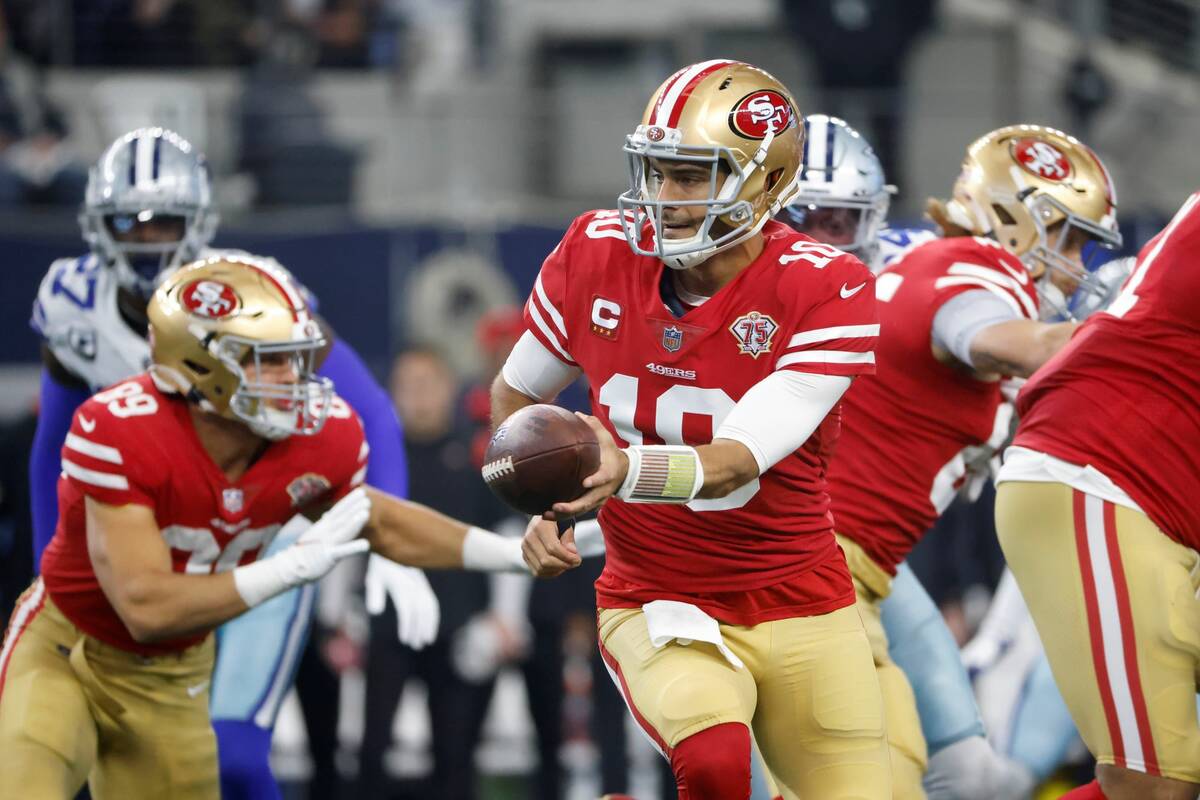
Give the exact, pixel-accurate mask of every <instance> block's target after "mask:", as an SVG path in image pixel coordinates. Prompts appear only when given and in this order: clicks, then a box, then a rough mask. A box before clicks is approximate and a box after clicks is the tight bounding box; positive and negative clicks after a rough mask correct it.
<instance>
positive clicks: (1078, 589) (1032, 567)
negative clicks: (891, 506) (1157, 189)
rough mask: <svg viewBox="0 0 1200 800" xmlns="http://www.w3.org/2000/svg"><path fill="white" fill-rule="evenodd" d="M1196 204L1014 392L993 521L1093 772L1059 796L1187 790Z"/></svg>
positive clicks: (1199, 228)
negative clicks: (1013, 427) (1013, 430)
mask: <svg viewBox="0 0 1200 800" xmlns="http://www.w3.org/2000/svg"><path fill="white" fill-rule="evenodd" d="M1197 248H1200V193H1198V194H1194V195H1192V196H1191V197H1190V198H1188V200H1187V202H1185V203H1184V205H1183V207H1182V208H1181V209H1180V210H1179V212H1178V213H1177V214H1176V215H1175V217H1174V219H1172V220H1171V222H1170V223H1169V224H1168V225H1167V227H1166V228H1165V229H1164V230H1163V231H1162V232H1161V233H1159V234H1158V235H1157V236H1156V237H1154V239H1152V240H1151V241H1150V242H1149V243H1148V244H1147V245H1146V246H1145V247H1143V248H1142V250H1141V252H1140V253H1139V255H1138V258H1137V264H1136V267H1135V269H1134V271H1133V274H1132V275H1131V276H1130V278H1129V280H1128V281H1127V282H1126V283H1125V285H1124V287H1123V289H1122V291H1121V294H1120V296H1119V297H1118V298H1117V299H1116V301H1114V302H1113V304H1112V305H1111V306H1109V307H1108V309H1106V310H1105V311H1103V312H1101V313H1098V314H1096V315H1094V316H1093V317H1091V318H1090V319H1088V321H1087V322H1086V323H1084V325H1083V326H1082V327H1081V328H1080V330H1079V332H1078V334H1077V335H1076V336H1075V337H1074V338H1073V339H1072V340H1071V343H1070V344H1069V345H1068V346H1067V347H1066V348H1065V349H1064V350H1063V351H1062V352H1061V353H1059V354H1058V355H1057V356H1056V357H1055V358H1054V359H1053V360H1052V361H1051V362H1050V363H1048V364H1047V365H1046V366H1045V367H1044V368H1043V369H1042V370H1041V371H1040V372H1039V373H1038V374H1037V375H1035V376H1034V378H1033V379H1032V380H1030V381H1029V383H1028V384H1026V386H1025V387H1024V388H1023V389H1022V391H1021V393H1020V395H1019V396H1018V398H1017V408H1018V411H1019V412H1020V415H1021V424H1020V426H1019V427H1018V429H1017V435H1016V438H1015V440H1014V442H1013V445H1012V446H1011V447H1010V448H1009V449H1008V450H1007V451H1006V453H1005V462H1004V466H1003V467H1002V468H1001V471H1000V474H999V476H998V478H997V483H998V484H999V486H998V489H997V499H996V528H997V531H998V533H999V535H1000V544H1001V546H1002V547H1003V548H1004V555H1005V557H1006V558H1007V560H1008V563H1009V567H1010V568H1011V569H1012V573H1013V575H1014V576H1015V577H1016V579H1017V583H1018V584H1019V585H1020V588H1021V593H1022V594H1023V595H1024V597H1025V600H1026V602H1027V603H1028V606H1029V610H1030V612H1031V613H1032V615H1033V618H1034V621H1035V622H1036V623H1037V627H1038V632H1039V634H1040V635H1041V638H1042V643H1043V644H1044V645H1045V648H1046V654H1047V656H1048V657H1049V660H1050V667H1051V669H1052V671H1053V673H1054V679H1055V682H1056V683H1057V684H1058V687H1059V689H1060V690H1061V691H1062V695H1063V698H1064V699H1065V700H1066V703H1067V707H1068V708H1069V709H1070V712H1071V716H1072V717H1073V718H1074V720H1075V723H1076V725H1077V726H1078V728H1079V732H1080V734H1081V735H1082V736H1083V740H1084V742H1085V743H1086V744H1087V746H1088V749H1089V750H1090V751H1091V752H1092V755H1094V756H1095V757H1096V761H1097V762H1098V765H1097V768H1096V776H1097V780H1096V781H1094V782H1092V783H1091V784H1088V785H1087V786H1084V787H1081V788H1080V789H1076V790H1074V791H1072V792H1070V793H1068V794H1067V795H1066V796H1067V797H1070V798H1072V800H1085V799H1095V798H1104V797H1107V798H1110V800H1129V799H1130V798H1139V799H1140V798H1146V797H1153V798H1156V800H1193V798H1195V797H1196V796H1197V793H1198V792H1200V723H1198V722H1197V709H1196V703H1195V695H1196V693H1197V688H1198V683H1200V680H1198V676H1200V599H1198V598H1200V554H1198V553H1197V550H1200V536H1198V534H1197V532H1198V531H1200V517H1197V514H1196V502H1195V489H1196V455H1195V454H1196V452H1197V451H1198V450H1200V405H1197V400H1196V398H1197V397H1200V357H1198V356H1197V348H1196V343H1197V337H1198V335H1200V327H1198V325H1197V321H1198V320H1200V281H1198V279H1197V276H1198V273H1197V271H1196V268H1195V254H1196V252H1197Z"/></svg>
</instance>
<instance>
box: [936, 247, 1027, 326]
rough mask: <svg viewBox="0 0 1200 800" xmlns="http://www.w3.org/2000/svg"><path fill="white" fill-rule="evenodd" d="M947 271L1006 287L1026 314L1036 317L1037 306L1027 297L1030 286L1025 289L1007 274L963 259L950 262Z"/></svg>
mask: <svg viewBox="0 0 1200 800" xmlns="http://www.w3.org/2000/svg"><path fill="white" fill-rule="evenodd" d="M947 272H949V273H950V274H951V275H967V276H969V277H972V278H979V279H980V280H985V281H991V282H992V283H994V284H996V285H997V286H1000V287H1002V288H1005V289H1008V290H1009V291H1010V292H1012V293H1013V294H1014V295H1016V296H1017V300H1019V301H1020V303H1021V305H1022V306H1024V307H1025V309H1026V311H1027V312H1028V313H1027V314H1026V316H1029V317H1034V318H1036V317H1037V306H1035V305H1034V303H1033V300H1032V299H1030V297H1029V292H1030V290H1031V289H1032V287H1030V288H1028V289H1027V288H1025V287H1024V286H1022V285H1021V284H1020V283H1019V282H1018V281H1016V280H1014V279H1013V278H1010V277H1009V276H1008V275H1001V274H1000V273H999V272H997V271H996V270H994V269H989V268H988V267H981V266H979V265H978V264H970V263H967V262H965V261H956V262H955V263H953V264H951V265H950V269H949V270H947Z"/></svg>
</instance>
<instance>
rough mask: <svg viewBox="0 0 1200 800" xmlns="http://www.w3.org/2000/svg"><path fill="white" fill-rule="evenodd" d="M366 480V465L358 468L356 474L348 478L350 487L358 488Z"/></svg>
mask: <svg viewBox="0 0 1200 800" xmlns="http://www.w3.org/2000/svg"><path fill="white" fill-rule="evenodd" d="M366 479H367V465H366V464H363V465H362V466H361V467H359V468H358V472H356V473H354V474H353V475H352V476H350V485H351V486H358V485H359V484H361V483H362V482H363V481H365V480H366Z"/></svg>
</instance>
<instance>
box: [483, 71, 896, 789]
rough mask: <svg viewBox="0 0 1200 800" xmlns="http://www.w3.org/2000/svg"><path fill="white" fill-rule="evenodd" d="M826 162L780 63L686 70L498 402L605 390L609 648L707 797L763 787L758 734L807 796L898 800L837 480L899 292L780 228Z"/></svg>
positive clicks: (670, 85)
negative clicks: (820, 161)
mask: <svg viewBox="0 0 1200 800" xmlns="http://www.w3.org/2000/svg"><path fill="white" fill-rule="evenodd" d="M802 146H803V127H802V125H801V124H800V119H799V117H798V115H797V112H796V109H795V104H794V102H793V101H792V98H791V96H790V94H789V93H788V91H787V89H786V88H785V87H784V86H782V85H781V84H780V83H778V82H777V81H776V80H774V79H773V78H771V77H770V76H769V75H767V74H766V73H764V72H762V71H761V70H758V69H756V68H754V67H751V66H749V65H747V64H742V63H738V62H729V61H709V62H703V63H700V64H694V65H692V66H690V67H686V68H684V69H682V70H680V71H679V72H678V73H676V74H675V75H673V76H672V77H671V78H669V79H668V80H667V81H666V83H664V84H663V85H662V87H660V88H659V90H658V91H657V92H656V93H655V94H654V96H653V97H652V98H651V101H650V104H649V106H648V107H647V110H646V114H645V116H644V118H643V121H642V124H641V125H639V126H638V127H637V129H636V131H635V132H634V133H633V134H632V135H631V136H629V137H628V138H627V140H626V146H625V150H626V152H627V153H628V154H629V157H630V165H631V175H632V180H631V188H630V190H629V191H628V192H627V193H626V194H624V195H622V197H621V199H620V210H619V211H602V212H592V213H589V214H585V215H583V216H582V217H580V218H579V219H577V220H576V221H575V222H574V224H573V225H572V226H571V228H570V230H569V231H568V232H567V234H566V236H564V238H563V240H562V242H561V243H560V244H559V245H558V247H557V248H556V249H555V251H554V252H553V253H551V255H550V256H549V257H548V258H547V259H546V262H545V263H544V265H543V266H542V270H541V273H540V275H539V277H538V279H537V283H536V285H535V288H534V291H533V293H532V295H531V297H530V298H529V302H528V304H527V305H526V318H527V325H528V331H527V332H526V333H525V334H524V335H523V337H522V339H521V340H520V341H519V342H518V344H517V346H516V348H515V349H514V351H513V354H512V355H511V356H510V357H509V360H508V361H507V363H506V364H505V367H504V370H503V371H502V373H501V376H500V377H499V378H498V379H497V381H496V383H495V384H494V386H493V403H492V409H493V419H494V420H495V421H496V422H499V421H501V420H503V419H504V418H505V417H506V416H507V415H508V414H510V413H511V412H513V411H514V410H516V409H517V408H519V407H521V406H523V405H526V404H529V403H533V402H536V401H539V400H540V401H546V400H549V399H552V398H553V397H554V396H555V395H556V394H557V392H558V391H559V390H560V389H561V388H562V387H564V386H565V385H567V384H568V383H569V382H570V381H572V380H573V379H574V378H575V377H576V376H577V375H579V374H580V373H582V374H584V375H586V376H587V378H588V380H589V382H590V384H591V392H592V405H593V408H594V409H595V413H596V417H595V418H592V417H588V418H587V419H588V421H589V424H591V425H592V427H593V429H594V430H595V431H596V433H597V435H598V436H599V437H600V441H601V448H602V463H601V467H600V470H599V471H598V472H597V473H596V474H595V475H593V476H591V477H589V478H588V479H587V482H586V485H588V486H589V487H590V491H589V492H588V493H587V494H586V495H585V496H584V497H583V498H581V499H580V500H579V501H577V502H573V503H567V504H560V505H557V506H556V507H555V509H554V512H555V514H557V515H560V516H569V515H571V514H575V513H578V512H582V511H583V510H586V509H588V508H591V507H594V506H596V505H598V504H600V503H602V502H604V501H606V500H607V502H606V503H605V504H604V507H603V509H602V510H601V514H600V524H601V527H602V528H603V530H604V536H605V540H606V545H607V563H606V566H605V570H604V573H603V575H602V576H601V578H600V579H599V581H598V582H597V584H596V589H597V600H598V604H599V607H600V609H599V626H600V639H601V650H602V654H603V656H604V659H605V661H606V663H607V664H608V666H609V668H610V670H611V672H612V675H613V678H614V680H615V681H616V682H617V684H618V687H619V689H620V690H621V692H622V694H623V695H624V697H625V699H626V701H627V703H628V705H629V708H630V710H631V712H632V713H633V715H634V717H635V718H636V720H637V721H638V723H639V724H640V725H641V726H642V728H643V729H644V730H645V731H646V733H647V734H648V736H649V737H650V738H651V739H652V740H653V741H654V742H655V743H656V744H657V745H658V747H659V748H660V749H661V750H662V752H663V753H664V755H666V756H667V757H668V758H670V760H671V764H672V767H673V769H674V772H675V775H676V780H677V782H678V786H679V790H680V796H681V797H687V798H691V800H702V799H707V798H733V797H747V796H748V795H749V792H750V754H751V735H750V730H751V728H753V733H754V738H755V740H756V741H757V743H758V745H759V747H760V749H761V751H762V754H763V756H764V759H765V761H766V763H767V765H768V766H769V768H770V770H771V772H772V773H773V775H774V776H775V777H776V778H777V779H778V782H779V784H780V788H781V790H782V793H783V795H784V796H785V797H788V798H793V797H797V796H804V797H822V798H841V797H847V798H848V797H870V798H889V797H891V789H890V778H889V768H888V764H887V750H886V746H885V740H884V734H883V714H882V705H881V698H880V694H879V687H878V683H877V681H876V678H875V673H874V669H873V663H872V660H871V657H870V650H869V644H868V642H867V639H866V636H865V633H864V631H863V627H862V623H861V621H860V620H859V617H858V614H857V612H856V611H855V610H854V607H853V602H854V590H853V586H852V583H851V581H850V576H849V573H848V571H847V568H846V563H845V560H844V558H843V557H842V554H841V553H840V551H839V550H838V548H837V545H836V543H835V541H834V538H833V531H832V519H831V517H830V514H829V495H828V493H827V491H826V486H825V477H824V476H825V471H826V469H827V462H828V454H829V451H830V449H831V448H832V446H833V443H834V440H835V439H836V437H837V433H838V427H839V412H838V411H837V410H836V409H837V405H838V401H839V400H840V398H841V396H842V394H843V392H844V391H845V390H846V388H847V387H848V386H849V385H850V382H851V379H852V378H853V377H854V376H857V375H864V374H870V373H872V372H873V371H874V352H873V347H874V342H875V338H876V336H877V334H878V332H879V326H878V320H877V318H876V311H875V296H874V291H873V288H874V287H873V279H872V277H871V274H870V272H869V271H868V270H867V269H866V267H864V266H863V265H862V263H861V262H859V261H858V260H857V259H855V258H854V257H852V256H849V255H847V254H845V253H843V252H841V251H839V250H837V249H836V248H833V247H830V246H827V245H822V244H819V243H816V242H814V241H813V240H812V239H810V238H808V237H807V236H804V235H802V234H798V233H795V232H794V231H792V230H791V229H789V228H787V227H786V226H784V225H781V224H779V223H776V222H772V221H771V220H770V218H771V216H772V215H774V214H775V213H776V212H777V211H778V210H779V209H780V208H781V207H782V206H784V205H786V203H787V202H788V200H789V198H790V197H791V195H793V194H794V193H795V185H796V179H797V174H798V166H799V161H800V155H801V149H802ZM631 251H632V252H631ZM618 446H620V447H621V449H618ZM525 544H526V558H527V560H528V561H529V562H530V564H531V566H533V567H534V568H535V570H536V571H537V572H539V574H553V573H555V572H557V571H561V570H562V569H565V568H568V567H571V566H574V565H575V564H577V563H578V555H577V553H576V552H575V550H574V548H573V546H572V545H571V534H567V535H566V537H565V538H564V540H563V541H562V542H560V541H559V539H558V537H557V535H556V531H555V527H554V525H551V524H544V525H541V526H536V527H534V528H533V529H531V531H530V532H529V533H528V534H527V536H526V541H525ZM685 645H686V646H685Z"/></svg>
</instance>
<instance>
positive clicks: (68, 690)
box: [0, 257, 496, 800]
mask: <svg viewBox="0 0 1200 800" xmlns="http://www.w3.org/2000/svg"><path fill="white" fill-rule="evenodd" d="M149 319H150V338H151V357H152V361H153V365H152V367H151V369H150V371H149V372H148V373H147V374H144V375H142V376H140V377H136V378H133V379H131V380H129V381H126V382H124V383H120V384H118V385H116V386H114V387H111V388H109V389H106V390H105V391H103V392H100V393H99V394H97V395H95V396H94V397H92V398H91V399H90V400H88V401H86V402H85V403H84V404H83V405H82V406H80V408H79V409H78V411H77V412H76V414H75V418H74V421H73V424H72V428H71V432H70V433H69V434H68V436H67V438H66V442H65V444H64V446H63V450H62V467H63V476H62V478H61V479H60V482H59V509H60V513H59V521H58V527H57V530H56V532H55V535H54V538H53V540H52V541H51V543H50V546H49V547H48V548H47V550H46V555H45V558H44V559H43V562H42V575H43V577H42V578H40V579H39V580H37V581H36V582H35V583H34V585H33V586H32V587H31V588H30V589H29V591H27V592H26V593H25V595H24V596H23V597H22V598H21V599H20V600H19V601H18V603H17V608H16V611H15V612H14V615H13V619H12V623H11V625H10V626H9V630H8V633H7V636H6V638H5V641H4V645H3V649H0V797H5V798H7V797H38V798H55V797H59V798H71V797H74V796H75V793H76V792H77V791H78V789H79V788H80V786H81V785H82V784H83V782H84V781H85V780H86V781H88V782H89V784H90V787H91V790H92V795H93V796H94V797H96V798H97V799H98V800H104V799H105V798H127V797H171V798H216V797H218V796H219V793H220V790H219V786H218V779H217V754H216V740H215V738H214V736H213V732H212V727H211V725H210V723H209V717H208V689H207V687H208V681H209V679H210V676H211V672H212V666H213V663H212V661H213V640H212V637H211V636H209V633H210V632H211V631H212V629H214V628H215V627H217V626H218V625H220V624H221V623H223V622H225V621H226V620H228V619H231V618H233V617H235V616H238V615H239V614H241V613H243V612H245V611H246V610H248V609H249V608H253V607H254V606H256V605H258V604H260V603H262V602H264V601H265V600H267V599H269V598H271V597H274V596H275V595H277V594H280V593H281V592H283V591H286V590H287V589H290V588H291V587H294V586H297V585H299V584H302V583H307V582H310V581H313V580H316V579H318V578H320V577H321V576H323V575H324V574H325V573H327V572H328V571H329V570H330V569H331V568H332V567H333V565H334V564H335V563H336V562H337V561H338V560H340V559H341V558H344V557H346V556H348V555H350V554H352V553H355V552H362V551H364V550H366V549H367V547H368V540H369V542H370V544H371V545H372V546H373V547H374V548H375V550H376V551H377V552H380V553H381V554H383V555H385V556H387V557H389V558H392V559H395V560H399V561H403V562H405V563H409V564H414V565H423V566H460V565H462V564H463V561H464V559H466V560H467V561H469V562H470V561H474V563H475V565H476V566H483V564H482V563H481V560H480V559H479V558H478V555H477V553H478V551H479V549H480V546H481V545H480V544H479V543H480V542H483V545H482V547H483V549H484V550H485V551H487V550H488V544H489V543H490V544H496V542H492V541H491V540H490V539H489V537H494V534H488V533H487V532H485V531H479V530H477V529H469V528H468V527H467V526H466V525H463V524H461V523H458V522H456V521H454V520H451V519H449V518H446V517H443V516H441V515H439V514H437V513H436V512H433V511H431V510H429V509H426V508H424V507H422V506H418V505H416V504H412V503H407V502H404V501H401V500H398V499H396V498H394V497H392V496H390V495H387V494H384V493H382V492H378V491H375V490H372V489H369V488H365V487H364V488H355V487H358V486H359V484H361V483H362V480H363V477H364V475H365V473H366V464H367V455H368V448H367V446H366V444H365V441H364V438H363V432H362V426H361V424H360V423H359V420H358V417H357V415H356V414H355V413H354V412H353V410H351V409H350V408H349V407H348V406H347V405H346V404H345V403H344V402H342V401H341V400H340V399H339V398H337V397H336V396H335V395H334V394H333V388H332V384H331V383H329V382H328V380H326V379H323V378H318V377H316V376H315V375H314V374H313V369H314V362H315V359H316V357H317V355H318V353H319V352H320V350H321V348H322V347H323V346H324V344H325V342H324V339H323V337H322V336H321V333H320V329H319V327H318V326H317V324H316V322H315V320H313V319H312V318H311V317H310V316H309V314H308V311H307V308H306V306H305V304H304V301H303V299H302V298H301V295H300V293H299V292H298V291H297V289H296V288H295V287H294V286H293V284H292V283H291V282H290V279H289V277H288V276H287V274H286V273H284V272H283V271H282V270H278V269H276V268H274V267H273V266H272V264H271V263H269V262H265V261H258V260H242V259H240V258H225V257H215V258H212V259H208V260H206V261H201V262H197V263H195V264H193V265H191V266H189V267H187V268H184V269H182V270H179V271H178V272H176V273H174V274H173V275H172V276H171V277H170V278H169V279H168V280H167V282H166V283H165V284H164V285H163V286H162V287H161V288H160V289H159V290H158V291H157V293H156V295H155V297H154V299H153V300H152V301H151V304H150V307H149ZM331 505H332V507H331V508H330V506H331ZM324 509H329V510H327V511H324V513H323V514H322V513H321V512H322V511H323V510H324ZM296 513H303V514H305V515H307V516H309V517H311V518H317V521H316V522H315V524H313V525H312V527H311V528H309V529H308V530H307V531H306V532H305V533H304V534H302V535H301V536H300V537H299V540H298V541H297V543H296V544H294V545H292V546H290V547H286V548H283V549H282V550H280V551H279V552H278V553H276V554H274V555H272V556H270V557H268V558H264V559H263V560H259V561H256V559H257V558H258V556H259V554H260V552H262V551H263V550H265V549H266V548H267V546H268V545H269V544H270V543H271V540H272V539H273V538H274V537H275V535H276V534H277V533H278V532H279V529H280V527H281V525H282V523H284V522H285V521H287V520H288V519H290V518H291V517H292V516H293V515H295V514H296ZM364 527H365V529H366V533H367V537H368V540H355V537H356V536H358V534H359V531H360V530H362V529H364ZM471 543H475V544H474V549H472V546H471ZM472 553H475V554H476V555H472Z"/></svg>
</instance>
